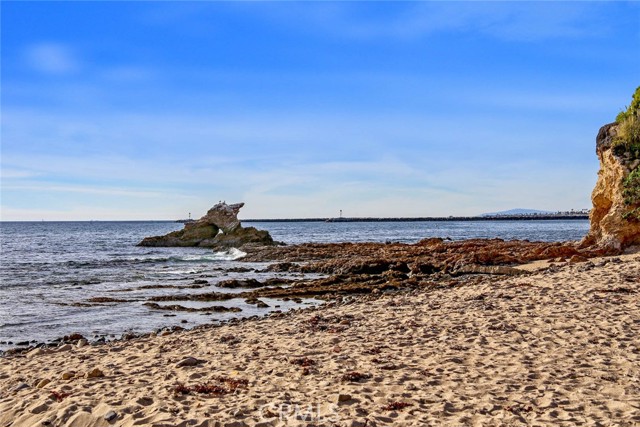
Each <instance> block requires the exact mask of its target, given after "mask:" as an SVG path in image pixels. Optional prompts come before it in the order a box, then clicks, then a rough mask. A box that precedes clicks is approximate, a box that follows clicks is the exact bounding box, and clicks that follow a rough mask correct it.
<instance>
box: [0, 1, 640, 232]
mask: <svg viewBox="0 0 640 427" xmlns="http://www.w3.org/2000/svg"><path fill="white" fill-rule="evenodd" d="M1 7H2V10H1V13H2V30H1V31H2V135H1V136H2V151H1V160H0V165H1V174H2V175H1V200H0V208H1V219H2V220H40V219H45V220H83V219H86V220H88V219H104V220H108V219H174V218H180V217H185V216H186V214H187V212H192V213H193V215H194V216H199V215H201V214H204V212H205V211H206V210H207V209H208V208H209V207H210V206H211V205H213V204H214V203H216V202H217V201H218V200H226V201H227V202H238V201H244V202H246V203H247V205H246V207H245V208H244V209H243V211H242V212H241V216H243V217H244V218H256V217H260V218H269V217H271V218H274V217H325V216H336V215H337V214H338V211H339V210H340V209H342V210H343V211H344V214H345V215H346V216H430V215H438V216H439V215H443V216H447V215H474V214H480V213H482V212H487V211H496V210H502V209H510V208H516V207H522V208H536V209H547V210H558V209H560V210H565V209H572V208H576V209H579V208H586V207H590V205H591V202H590V193H591V190H592V188H593V185H594V183H595V181H596V173H597V170H598V162H597V158H596V156H595V152H594V151H595V136H596V134H597V131H598V128H599V127H600V126H601V125H603V124H605V123H608V122H610V121H612V120H613V119H614V118H615V115H616V114H617V113H618V112H619V111H620V110H621V109H622V108H624V106H625V105H627V104H628V103H629V101H630V99H631V94H632V93H633V91H634V90H635V88H636V87H637V86H638V85H640V30H639V28H640V3H634V2H567V3H557V2H553V3H551V2H434V3H426V2H424V3H421V2H406V3H403V2H393V3H385V2H300V3H295V2H239V3H231V2H219V3H216V2H193V3H186V2H131V3H128V2H2V5H1Z"/></svg>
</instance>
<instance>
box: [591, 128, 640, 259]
mask: <svg viewBox="0 0 640 427" xmlns="http://www.w3.org/2000/svg"><path fill="white" fill-rule="evenodd" d="M618 126H619V125H618V124H617V123H610V124H608V125H605V126H603V127H602V128H600V131H599V132H598V137H597V139H596V154H597V155H598V159H599V160H600V170H599V171H598V181H597V182H596V186H595V188H594V189H593V193H592V194H591V200H592V202H593V209H592V211H591V215H590V220H591V229H590V231H589V234H587V236H586V237H585V238H584V240H583V241H582V245H581V246H583V247H587V246H599V247H601V248H604V249H608V250H611V251H620V250H623V249H625V248H626V247H628V246H632V245H640V220H639V219H638V218H637V217H635V216H633V215H629V213H630V212H631V211H632V210H633V209H634V208H637V206H636V205H634V204H633V203H629V197H628V195H627V194H625V190H626V188H625V182H626V181H628V177H629V174H631V173H632V172H633V171H634V170H636V169H637V168H638V165H639V164H640V160H638V159H634V158H633V156H631V155H630V154H629V153H628V152H625V150H624V148H621V147H622V146H620V145H616V143H615V141H616V137H617V131H618Z"/></svg>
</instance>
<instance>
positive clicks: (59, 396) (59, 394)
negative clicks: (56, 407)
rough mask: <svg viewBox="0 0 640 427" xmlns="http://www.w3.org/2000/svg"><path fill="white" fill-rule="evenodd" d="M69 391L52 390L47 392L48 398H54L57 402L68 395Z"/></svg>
mask: <svg viewBox="0 0 640 427" xmlns="http://www.w3.org/2000/svg"><path fill="white" fill-rule="evenodd" d="M69 396H70V395H69V393H66V392H64V391H56V390H52V391H51V393H50V394H49V398H50V399H54V400H56V401H58V402H62V401H63V400H64V399H65V398H66V397H69Z"/></svg>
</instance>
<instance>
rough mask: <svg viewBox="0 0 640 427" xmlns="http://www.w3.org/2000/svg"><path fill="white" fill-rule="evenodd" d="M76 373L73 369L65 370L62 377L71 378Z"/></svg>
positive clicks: (64, 378)
mask: <svg viewBox="0 0 640 427" xmlns="http://www.w3.org/2000/svg"><path fill="white" fill-rule="evenodd" d="M75 376H76V373H75V372H73V371H69V372H65V373H63V374H62V376H61V377H60V378H62V379H63V380H70V379H71V378H73V377H75Z"/></svg>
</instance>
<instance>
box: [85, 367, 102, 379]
mask: <svg viewBox="0 0 640 427" xmlns="http://www.w3.org/2000/svg"><path fill="white" fill-rule="evenodd" d="M86 377H87V378H101V377H104V372H102V371H101V370H100V369H98V368H93V369H92V370H90V371H89V372H87V374H86Z"/></svg>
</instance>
